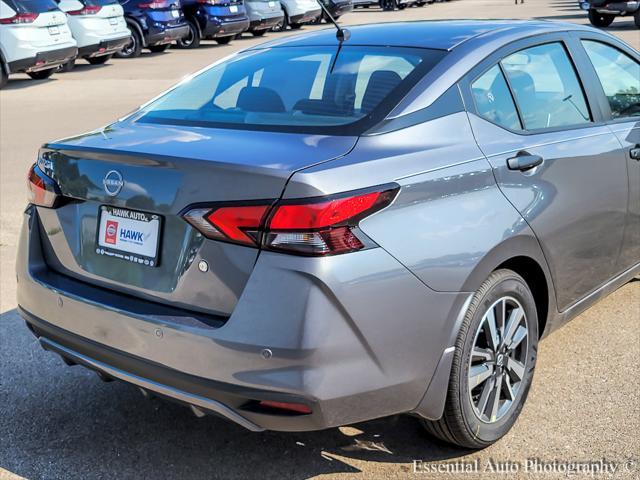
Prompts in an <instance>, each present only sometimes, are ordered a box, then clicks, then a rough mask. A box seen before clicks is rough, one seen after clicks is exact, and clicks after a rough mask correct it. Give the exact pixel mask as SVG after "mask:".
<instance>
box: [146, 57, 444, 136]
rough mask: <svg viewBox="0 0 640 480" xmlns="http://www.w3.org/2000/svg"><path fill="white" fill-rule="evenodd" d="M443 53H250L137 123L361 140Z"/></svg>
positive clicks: (179, 90)
mask: <svg viewBox="0 0 640 480" xmlns="http://www.w3.org/2000/svg"><path fill="white" fill-rule="evenodd" d="M445 54H446V52H443V51H439V50H428V49H416V48H383V47H364V46H345V47H343V48H342V49H340V50H338V49H336V48H333V47H294V48H272V49H266V50H260V51H249V52H245V53H242V54H239V55H238V56H236V57H234V58H232V59H230V60H228V61H225V62H223V63H219V64H217V65H214V66H213V67H211V68H210V69H208V70H206V71H204V72H203V73H201V74H199V75H197V76H195V77H193V78H192V79H190V80H188V81H185V82H184V83H182V84H181V85H179V86H178V87H176V88H175V89H173V90H170V91H169V92H168V93H167V94H166V95H165V96H163V97H161V98H160V99H158V100H156V101H155V102H153V103H152V104H150V105H149V106H147V107H146V108H145V109H144V111H143V115H142V116H141V118H140V121H146V122H153V123H166V124H172V123H173V124H180V125H194V126H210V127H216V128H247V129H254V130H270V131H289V132H309V133H323V134H324V133H326V134H336V135H353V134H360V133H362V132H364V131H366V129H368V128H370V127H371V126H373V125H374V124H375V123H377V122H380V121H381V120H382V119H383V118H384V115H386V114H387V113H388V112H389V111H391V109H392V108H393V107H395V105H396V104H397V101H398V100H399V99H400V98H402V97H403V95H404V94H406V92H408V91H409V89H410V88H411V87H412V86H413V85H415V83H416V82H417V81H418V80H419V79H420V78H422V76H423V75H424V74H425V73H426V72H427V71H429V70H430V69H431V68H432V67H433V66H434V65H435V64H436V63H437V62H438V61H440V59H441V58H442V57H443V56H444V55H445ZM345 127H349V128H345Z"/></svg>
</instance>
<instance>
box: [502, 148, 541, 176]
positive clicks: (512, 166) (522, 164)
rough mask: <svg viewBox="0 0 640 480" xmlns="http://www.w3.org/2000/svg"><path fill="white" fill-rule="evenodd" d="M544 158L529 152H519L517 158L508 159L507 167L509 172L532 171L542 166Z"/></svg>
mask: <svg viewBox="0 0 640 480" xmlns="http://www.w3.org/2000/svg"><path fill="white" fill-rule="evenodd" d="M542 162H544V158H542V157H541V156H540V155H531V154H530V153H527V152H519V153H518V154H517V155H516V156H515V157H511V158H508V159H507V167H509V170H520V171H521V172H524V171H527V170H531V169H532V168H535V167H537V166H538V165H542Z"/></svg>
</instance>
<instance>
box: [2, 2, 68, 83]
mask: <svg viewBox="0 0 640 480" xmlns="http://www.w3.org/2000/svg"><path fill="white" fill-rule="evenodd" d="M77 53H78V48H77V44H76V41H75V40H74V39H73V36H72V35H71V30H70V29H69V26H68V24H67V16H66V15H65V14H64V13H63V12H61V11H60V10H59V9H58V6H57V5H56V4H55V2H54V1H53V0H2V1H0V56H1V58H0V60H1V64H2V65H1V67H2V68H0V70H1V72H0V87H2V86H4V85H5V84H6V82H7V80H8V76H9V75H10V74H12V73H16V72H26V73H27V75H29V76H30V77H31V78H34V79H38V80H40V79H44V78H48V77H49V76H51V74H52V73H53V72H54V71H55V70H56V69H57V68H58V65H61V64H63V63H66V62H67V61H69V60H70V59H72V58H75V56H76V55H77Z"/></svg>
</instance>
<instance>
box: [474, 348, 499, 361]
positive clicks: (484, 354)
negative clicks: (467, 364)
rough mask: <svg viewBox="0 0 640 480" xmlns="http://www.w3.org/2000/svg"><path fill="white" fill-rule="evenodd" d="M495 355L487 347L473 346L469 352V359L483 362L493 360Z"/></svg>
mask: <svg viewBox="0 0 640 480" xmlns="http://www.w3.org/2000/svg"><path fill="white" fill-rule="evenodd" d="M494 358H495V355H494V353H493V351H491V350H489V349H488V348H480V347H474V348H473V350H472V352H471V360H472V361H473V360H482V361H484V362H489V361H493V359H494Z"/></svg>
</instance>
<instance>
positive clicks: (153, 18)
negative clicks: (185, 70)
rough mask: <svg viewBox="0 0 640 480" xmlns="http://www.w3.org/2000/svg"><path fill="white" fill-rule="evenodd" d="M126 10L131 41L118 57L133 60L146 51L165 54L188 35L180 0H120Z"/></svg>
mask: <svg viewBox="0 0 640 480" xmlns="http://www.w3.org/2000/svg"><path fill="white" fill-rule="evenodd" d="M119 2H120V4H121V5H122V8H123V9H124V15H125V20H126V21H127V26H128V27H129V30H131V42H129V44H128V45H126V46H125V47H124V48H123V49H122V50H121V51H120V52H118V53H117V54H116V56H117V57H119V58H134V57H137V56H139V55H140V53H141V52H142V49H143V48H148V49H149V50H151V51H152V52H164V51H165V50H166V49H167V48H169V45H171V43H173V42H175V41H179V40H181V39H182V38H183V37H186V36H187V35H188V34H189V27H188V26H187V22H186V20H185V18H184V14H183V13H182V10H181V8H180V0H119Z"/></svg>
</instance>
